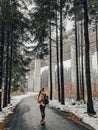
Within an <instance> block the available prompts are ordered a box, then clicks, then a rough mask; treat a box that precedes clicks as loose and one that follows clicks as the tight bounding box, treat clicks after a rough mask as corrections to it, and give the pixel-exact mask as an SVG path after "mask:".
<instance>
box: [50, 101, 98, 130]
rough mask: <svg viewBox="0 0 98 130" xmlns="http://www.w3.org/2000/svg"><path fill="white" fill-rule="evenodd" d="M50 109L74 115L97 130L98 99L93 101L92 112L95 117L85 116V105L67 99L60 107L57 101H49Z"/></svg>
mask: <svg viewBox="0 0 98 130" xmlns="http://www.w3.org/2000/svg"><path fill="white" fill-rule="evenodd" d="M50 107H55V108H58V109H60V110H62V111H66V112H72V113H74V114H75V115H76V116H77V117H78V118H79V119H80V120H82V121H83V122H85V123H86V124H89V125H90V126H91V127H93V128H94V129H95V130H98V99H96V100H94V110H95V111H96V115H91V116H90V115H88V114H87V104H86V103H85V104H84V102H82V101H81V102H76V101H74V100H69V99H67V100H66V101H65V105H61V104H60V103H59V102H58V101H57V100H53V101H50Z"/></svg>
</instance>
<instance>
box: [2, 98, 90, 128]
mask: <svg viewBox="0 0 98 130" xmlns="http://www.w3.org/2000/svg"><path fill="white" fill-rule="evenodd" d="M35 99H36V97H29V98H25V99H23V100H22V102H21V103H20V104H19V105H18V106H17V107H16V108H15V110H14V114H12V115H10V116H9V121H8V122H7V124H6V125H5V128H4V129H3V130H89V129H87V128H85V127H83V126H80V125H79V124H76V123H74V122H73V121H70V120H67V119H64V117H63V116H62V115H61V114H60V113H59V112H57V111H55V110H53V109H51V108H48V107H46V123H45V125H44V126H42V125H40V119H41V116H40V110H39V106H38V103H37V101H36V100H35Z"/></svg>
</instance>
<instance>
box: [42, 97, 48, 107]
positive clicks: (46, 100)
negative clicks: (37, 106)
mask: <svg viewBox="0 0 98 130" xmlns="http://www.w3.org/2000/svg"><path fill="white" fill-rule="evenodd" d="M43 103H44V105H47V104H49V97H48V96H47V95H45V96H44V101H43Z"/></svg>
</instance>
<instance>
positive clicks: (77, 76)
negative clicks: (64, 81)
mask: <svg viewBox="0 0 98 130" xmlns="http://www.w3.org/2000/svg"><path fill="white" fill-rule="evenodd" d="M75 47H76V86H77V87H76V88H77V101H79V100H80V94H79V75H78V72H79V71H78V47H77V21H76V13H75Z"/></svg>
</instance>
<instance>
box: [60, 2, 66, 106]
mask: <svg viewBox="0 0 98 130" xmlns="http://www.w3.org/2000/svg"><path fill="white" fill-rule="evenodd" d="M62 2H63V1H62V0H60V69H61V104H63V105H64V104H65V96H64V95H65V94H64V93H65V91H64V73H63V72H64V71H63V70H64V69H63V32H62Z"/></svg>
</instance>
